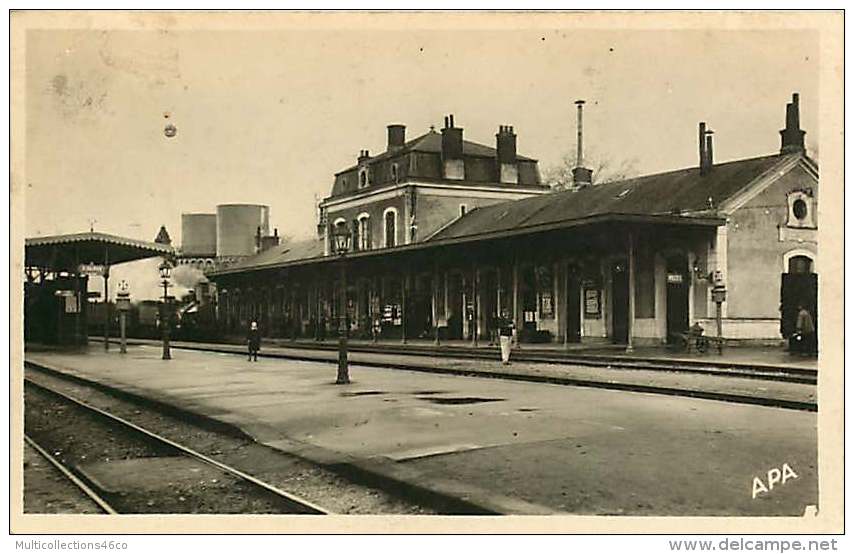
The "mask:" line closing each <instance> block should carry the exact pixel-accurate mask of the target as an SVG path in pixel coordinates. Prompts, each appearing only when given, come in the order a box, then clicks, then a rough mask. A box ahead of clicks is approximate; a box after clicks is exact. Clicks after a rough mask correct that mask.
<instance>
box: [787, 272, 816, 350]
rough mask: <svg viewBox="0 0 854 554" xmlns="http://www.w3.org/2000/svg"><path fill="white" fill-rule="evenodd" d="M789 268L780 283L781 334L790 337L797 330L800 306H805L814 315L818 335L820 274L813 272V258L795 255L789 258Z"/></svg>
mask: <svg viewBox="0 0 854 554" xmlns="http://www.w3.org/2000/svg"><path fill="white" fill-rule="evenodd" d="M788 269H789V272H788V273H783V274H782V280H781V284H780V334H782V335H783V336H784V337H790V336H791V335H792V334H793V333H794V332H795V330H796V329H795V326H796V323H797V319H798V306H803V307H804V308H806V309H807V311H808V312H809V313H810V315H811V316H812V320H813V324H814V325H815V330H816V335H818V275H817V274H816V273H813V264H812V260H811V259H809V258H808V257H806V256H795V257H793V258H792V259H790V260H789V267H788Z"/></svg>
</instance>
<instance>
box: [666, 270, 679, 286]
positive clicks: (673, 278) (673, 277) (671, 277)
mask: <svg viewBox="0 0 854 554" xmlns="http://www.w3.org/2000/svg"><path fill="white" fill-rule="evenodd" d="M667 282H668V283H670V284H672V285H681V284H682V274H681V273H668V274H667Z"/></svg>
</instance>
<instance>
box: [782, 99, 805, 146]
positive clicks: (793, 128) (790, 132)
mask: <svg viewBox="0 0 854 554" xmlns="http://www.w3.org/2000/svg"><path fill="white" fill-rule="evenodd" d="M799 103H800V95H799V94H798V93H797V92H795V93H793V94H792V101H791V102H790V103H788V104H786V128H785V129H783V130H781V131H780V153H781V154H791V153H795V152H803V151H804V135H805V134H806V131H802V130H801V109H800V106H799Z"/></svg>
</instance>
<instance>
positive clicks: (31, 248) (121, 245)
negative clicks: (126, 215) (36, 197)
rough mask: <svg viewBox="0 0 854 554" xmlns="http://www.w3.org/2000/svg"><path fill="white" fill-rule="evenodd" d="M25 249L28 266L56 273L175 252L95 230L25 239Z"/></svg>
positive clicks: (161, 246)
mask: <svg viewBox="0 0 854 554" xmlns="http://www.w3.org/2000/svg"><path fill="white" fill-rule="evenodd" d="M24 249H25V250H24V255H25V264H26V265H27V266H32V267H36V266H41V267H47V268H52V269H56V270H63V269H73V268H75V267H76V266H77V264H78V263H105V262H106V263H109V264H112V265H115V264H120V263H125V262H131V261H134V260H141V259H144V258H151V257H155V256H171V255H174V253H175V249H174V248H172V247H171V246H169V245H168V244H159V243H154V242H147V241H144V240H138V239H132V238H128V237H120V236H117V235H110V234H107V233H98V232H94V231H90V232H88V233H72V234H68V235H52V236H45V237H32V238H28V239H26V240H25V241H24Z"/></svg>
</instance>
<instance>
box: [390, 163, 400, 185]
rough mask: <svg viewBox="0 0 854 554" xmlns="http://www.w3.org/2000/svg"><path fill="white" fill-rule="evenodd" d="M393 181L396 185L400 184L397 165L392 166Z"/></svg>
mask: <svg viewBox="0 0 854 554" xmlns="http://www.w3.org/2000/svg"><path fill="white" fill-rule="evenodd" d="M391 180H392V181H394V183H395V184H397V183H398V182H399V179H398V173H397V164H396V163H393V164H391Z"/></svg>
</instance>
